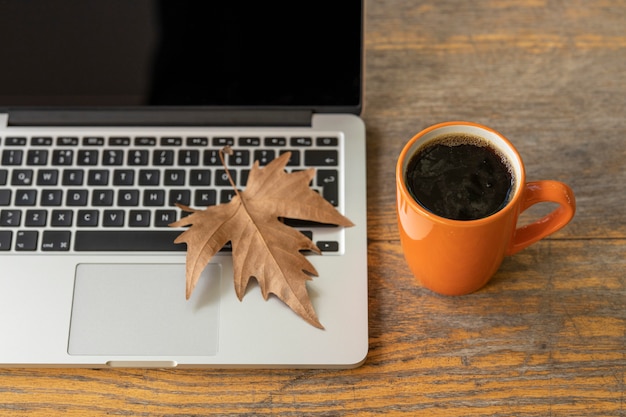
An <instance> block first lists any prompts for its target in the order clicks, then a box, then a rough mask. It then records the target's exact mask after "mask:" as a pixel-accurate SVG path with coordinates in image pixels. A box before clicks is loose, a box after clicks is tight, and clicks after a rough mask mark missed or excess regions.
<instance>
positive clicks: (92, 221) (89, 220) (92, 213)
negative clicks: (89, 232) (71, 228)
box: [76, 210, 100, 227]
mask: <svg viewBox="0 0 626 417" xmlns="http://www.w3.org/2000/svg"><path fill="white" fill-rule="evenodd" d="M99 214H100V213H99V212H98V210H78V214H77V216H76V225H77V226H78V227H95V226H97V225H98V217H99Z"/></svg>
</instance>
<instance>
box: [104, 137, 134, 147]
mask: <svg viewBox="0 0 626 417" xmlns="http://www.w3.org/2000/svg"><path fill="white" fill-rule="evenodd" d="M129 145H130V138H129V137H128V136H112V137H110V138H109V146H129Z"/></svg>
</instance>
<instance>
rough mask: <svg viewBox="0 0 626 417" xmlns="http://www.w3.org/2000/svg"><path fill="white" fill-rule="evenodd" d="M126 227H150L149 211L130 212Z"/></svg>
mask: <svg viewBox="0 0 626 417" xmlns="http://www.w3.org/2000/svg"><path fill="white" fill-rule="evenodd" d="M128 225H129V226H130V227H148V226H150V211H148V210H131V211H130V213H129V215H128Z"/></svg>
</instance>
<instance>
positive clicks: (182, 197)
mask: <svg viewBox="0 0 626 417" xmlns="http://www.w3.org/2000/svg"><path fill="white" fill-rule="evenodd" d="M168 201H169V203H170V206H173V205H175V204H176V203H178V204H182V205H185V206H188V205H190V204H191V191H190V190H170V197H169V200H168Z"/></svg>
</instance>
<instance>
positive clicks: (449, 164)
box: [406, 133, 515, 220]
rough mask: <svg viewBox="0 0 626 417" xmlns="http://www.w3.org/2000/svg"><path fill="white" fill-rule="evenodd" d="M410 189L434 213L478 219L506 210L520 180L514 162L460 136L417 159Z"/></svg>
mask: <svg viewBox="0 0 626 417" xmlns="http://www.w3.org/2000/svg"><path fill="white" fill-rule="evenodd" d="M406 184H407V187H408V189H409V192H410V193H411V194H412V195H413V198H415V200H416V201H417V202H418V203H419V204H420V205H421V206H422V207H424V208H426V209H427V210H429V211H431V212H433V213H434V214H436V215H438V216H441V217H446V218H448V219H454V220H475V219H480V218H483V217H487V216H490V215H492V214H494V213H496V212H497V211H498V210H500V209H502V208H503V207H504V206H506V204H507V202H508V199H509V194H510V193H511V190H512V189H513V187H514V184H515V178H514V176H513V174H512V168H511V166H510V163H509V162H508V159H507V158H506V157H505V156H504V155H503V154H502V153H501V152H500V151H499V150H497V149H495V148H494V147H493V146H492V145H490V144H489V143H488V142H487V141H486V140H485V139H483V138H480V137H478V136H473V135H469V134H458V133H455V134H448V135H443V136H441V137H439V138H436V139H435V140H433V141H432V142H431V143H430V144H428V145H426V146H424V147H423V148H421V149H419V150H418V151H417V152H416V153H415V154H414V155H413V156H412V157H411V159H410V161H409V164H408V167H407V173H406Z"/></svg>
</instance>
